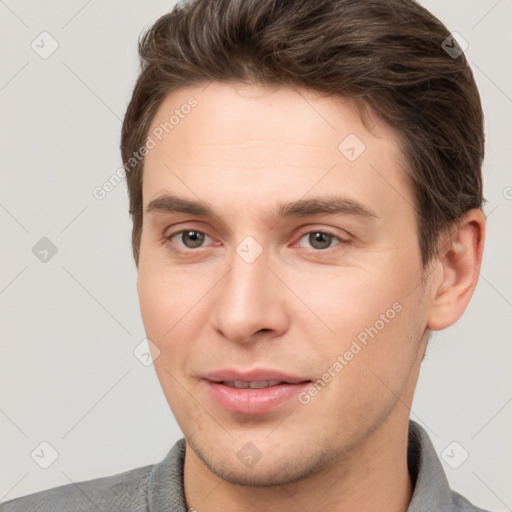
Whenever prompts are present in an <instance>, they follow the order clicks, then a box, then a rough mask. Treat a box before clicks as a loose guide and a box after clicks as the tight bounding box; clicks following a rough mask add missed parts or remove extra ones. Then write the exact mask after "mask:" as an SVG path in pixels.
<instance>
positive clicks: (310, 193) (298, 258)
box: [137, 83, 429, 485]
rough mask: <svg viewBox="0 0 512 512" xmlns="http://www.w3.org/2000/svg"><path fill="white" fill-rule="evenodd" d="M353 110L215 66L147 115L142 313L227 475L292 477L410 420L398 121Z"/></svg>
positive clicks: (160, 370)
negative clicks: (225, 80) (233, 76)
mask: <svg viewBox="0 0 512 512" xmlns="http://www.w3.org/2000/svg"><path fill="white" fill-rule="evenodd" d="M191 98H192V99H191ZM186 105H189V107H186ZM173 115H174V118H173V119H171V121H170V122H169V120H170V118H171V116H173ZM165 123H167V124H165ZM369 124H375V125H376V126H375V127H374V129H373V130H372V131H369V130H368V128H367V127H366V125H369ZM366 125H365V124H363V123H362V121H361V119H360V115H359V113H358V110H357V109H356V108H355V106H354V104H353V103H352V102H351V101H349V100H347V99H344V98H332V97H331V98H326V97H320V95H318V94H313V93H312V92H310V91H309V92H308V91H305V90H300V91H299V90H293V89H291V88H287V87H279V88H274V89H270V88H260V87H256V86H241V85H240V86H229V85H223V84H218V83H211V84H210V85H209V86H208V87H206V88H205V86H204V85H203V86H202V87H194V88H187V89H181V90H179V91H175V92H173V93H171V94H170V95H169V96H168V97H167V98H166V100H165V101H164V102H163V104H162V105H161V107H160V109H159V111H158V113H157V115H156V117H155V119H154V121H153V124H152V127H151V128H150V131H149V135H150V137H151V138H152V139H153V142H154V144H151V146H154V147H152V148H151V149H150V150H149V152H148V153H147V155H146V160H145V168H144V183H143V203H144V216H143V230H142V237H141V246H140V260H139V276H138V283H137V286H138V293H139V299H140V305H141V313H142V318H143V322H144V326H145V329H146V333H147V336H148V338H149V339H150V340H151V342H152V343H153V344H154V347H153V353H154V355H155V356H156V355H157V354H158V357H156V359H155V361H154V365H155V369H156V372H157V375H158V378H159V380H160V383H161V386H162V389H163V391H164V394H165V396H166V398H167V400H168V403H169V405H170V407H171V409H172V411H173V413H174V415H175V417H176V419H177V421H178V423H179V426H180V428H181V429H182V431H183V433H184V436H185V438H186V441H187V443H188V445H189V446H190V447H191V448H192V450H193V452H194V454H195V456H197V457H198V460H202V461H203V462H204V463H205V465H206V467H208V468H209V469H210V470H211V471H213V472H214V473H215V474H217V475H218V476H220V477H222V478H224V479H226V480H228V481H230V482H233V483H242V484H254V485H270V484H275V483H286V482H292V481H297V480H298V479H300V478H303V477H305V476H307V475H311V474H314V473H317V472H319V471H320V470H321V469H322V468H325V467H326V466H327V465H329V464H330V463H332V462H333V461H334V460H340V458H343V457H350V455H351V453H353V452H354V450H356V449H357V447H360V446H362V444H364V442H365V440H366V439H368V438H369V436H370V435H371V433H373V432H375V431H378V429H379V428H380V426H381V425H383V424H384V423H385V422H389V419H390V418H398V417H400V418H402V420H403V421H404V422H406V421H407V417H408V413H409V411H408V410H407V407H404V404H407V403H409V405H410V401H411V399H412V391H413V388H414V385H415V382H416V378H417V371H418V367H419V362H420V359H421V356H422V351H423V348H424V345H425V338H426V336H425V327H426V310H427V306H426V305H427V302H428V294H429V287H428V283H427V284H425V283H422V277H423V268H422V263H421V254H420V249H419V242H418V236H417V226H416V221H415V215H414V209H413V204H414V199H413V192H412V188H411V184H410V183H409V181H408V179H407V174H406V172H405V171H404V166H403V165H402V164H400V163H399V162H400V157H401V154H400V149H399V143H398V136H397V134H396V133H394V132H393V131H392V130H391V128H389V127H387V126H386V125H385V123H384V122H382V121H381V122H378V119H373V120H372V119H370V123H366ZM166 132H168V133H166ZM160 139H161V140H160ZM187 453H188V452H187Z"/></svg>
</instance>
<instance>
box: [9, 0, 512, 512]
mask: <svg viewBox="0 0 512 512" xmlns="http://www.w3.org/2000/svg"><path fill="white" fill-rule="evenodd" d="M422 3H423V5H425V6H426V7H427V8H429V9H430V10H431V11H432V12H433V13H434V14H436V15H437V16H438V17H439V18H440V19H441V20H442V21H443V22H444V23H445V24H446V25H447V27H448V28H449V29H450V30H452V31H456V32H458V33H460V34H461V35H462V36H463V38H464V39H465V40H466V41H467V42H468V44H469V46H468V48H467V50H466V55H467V57H468V60H469V61H470V63H471V66H472V68H473V70H474V73H475V76H476V80H477V82H478V85H479V88H480V91H481V95H482V99H483V104H484V110H485V115H486V132H487V155H486V162H485V167H484V172H485V196H486V198H487V199H488V204H487V205H486V207H485V212H486V214H487V215H488V227H487V229H488V232H487V243H486V248H485V254H484V262H483V267H482V271H481V277H480V281H479V284H478V287H477V289H476V291H475V294H474V297H473V299H472V302H471V304H470V305H469V307H468V309H467V311H466V313H465V314H464V316H463V318H462V319H461V320H460V321H459V322H458V323H457V324H456V325H454V326H452V327H451V328H449V329H447V330H445V331H443V332H438V333H434V335H433V338H432V340H431V344H430V348H429V350H428V354H427V357H426V359H425V361H424V363H423V368H422V373H421V377H420V381H419V383H418V388H417V393H416V398H415V401H414V404H413V408H412V411H411V417H412V418H413V419H415V420H416V421H418V422H419V423H420V424H422V425H423V426H425V428H427V430H428V431H429V433H430V436H431V438H432V441H433V443H434V445H435V447H436V449H437V451H438V453H439V454H440V456H441V455H442V454H444V459H446V460H444V459H443V458H442V460H443V465H444V467H445V470H446V473H447V476H448V479H449V480H450V483H451V485H452V487H453V488H454V489H456V490H458V491H459V492H461V493H462V494H463V495H465V496H467V497H468V498H469V499H470V500H472V501H474V502H475V503H476V504H478V505H479V506H482V507H485V508H489V509H491V510H503V511H504V510H512V486H511V485H510V482H511V481H512V457H511V455H512V436H511V435H510V434H511V431H512V430H511V426H512V375H511V371H510V361H511V360H512V345H511V343H510V340H511V336H510V330H511V318H512V314H511V313H512V292H511V290H512V286H511V284H512V283H511V281H512V272H511V269H510V262H511V261H512V254H511V252H512V251H511V245H512V244H511V232H512V230H511V218H512V174H511V171H510V169H511V167H510V166H511V163H512V158H511V140H512V139H511V134H512V126H511V120H512V116H511V112H512V67H511V66H510V63H511V62H512V59H511V57H512V55H511V53H512V52H511V48H512V44H511V43H512V36H511V33H512V30H511V29H510V20H511V19H512V0H499V1H496V0H489V1H487V0H480V1H473V2H467V1H462V0H459V1H453V0H452V1H450V2H447V1H446V0H424V1H423V2H422ZM173 4H174V2H164V1H161V0H158V1H157V0H152V1H145V2H131V3H130V4H128V3H127V2H122V1H121V0H110V1H108V2H107V1H103V2H100V1H99V0H89V1H84V0H73V1H69V0H67V1H64V0H52V1H44V2H41V1H34V0H32V1H16V0H5V1H1V0H0V48H1V49H2V51H1V62H0V108H1V112H0V115H1V117H0V120H1V124H0V126H1V133H0V145H1V151H0V172H1V180H2V182H1V183H2V186H1V189H0V221H1V237H2V239H1V248H2V251H1V255H2V256H1V266H0V307H1V319H2V321H1V333H0V340H1V357H0V379H1V380H0V386H1V400H0V433H1V436H0V439H1V446H0V453H1V454H2V455H1V458H0V500H1V501H3V500H7V499H11V498H15V497H17V496H21V495H24V494H28V493H32V492H35V491H39V490H42V489H46V488H49V487H54V486H57V485H63V484H68V483H70V482H77V481H80V480H87V479H91V478H96V477H100V476H107V475H112V474H115V473H118V472H121V471H124V470H127V469H131V468H134V467H137V466H141V465H146V464H153V463H155V462H158V461H160V460H161V459H162V458H163V457H164V455H165V454H166V453H167V451H168V450H169V448H170V447H171V446H172V444H173V443H174V442H175V441H176V440H177V439H178V438H180V437H181V432H180V431H179V429H178V427H177V425H176V423H175V421H174V418H173V416H172V414H171V412H170V410H169V408H168V406H167V402H166V401H165V398H164V396H163V393H162V391H161V389H160V386H159V383H158V381H157V379H156V376H155V374H154V370H153V368H152V366H151V365H150V366H144V364H142V363H141V361H140V360H139V359H137V357H135V355H134V353H133V350H134V349H135V348H136V347H137V346H139V344H140V343H141V342H142V340H144V338H145V334H144V329H143V325H142V322H141V319H140V314H139V309H138V300H137V294H136V287H135V282H136V268H135V264H134V263H133V260H132V256H131V247H130V234H131V225H130V219H129V216H128V199H127V194H126V186H125V183H124V182H123V183H121V184H120V185H119V186H118V187H116V188H115V189H114V190H113V191H112V192H111V193H110V194H108V195H107V197H106V198H105V199H104V200H102V201H99V200H97V199H95V198H94V197H93V195H92V191H93V189H94V188H95V187H97V186H100V185H101V184H102V183H103V182H105V181H106V180H107V179H108V178H109V177H110V176H111V175H112V174H113V173H115V171H116V170H117V169H118V168H119V167H120V165H121V160H120V155H119V150H118V146H119V138H120V128H121V120H122V117H123V116H124V112H125V109H126V106H127V103H128V100H129V97H130V94H131V91H132V88H133V85H134V81H135V78H136V75H137V70H138V55H137V38H138V36H139V33H140V32H141V31H142V30H143V29H146V28H148V27H149V26H150V25H151V23H152V22H153V21H155V20H156V18H157V17H159V16H160V15H162V14H164V13H165V12H167V11H169V10H170V9H171V7H172V5H173ZM42 32H48V33H49V34H50V36H48V35H43V36H40V34H41V33H42ZM41 39H42V40H43V42H41ZM33 41H35V42H34V43H32V42H33ZM54 41H56V42H57V43H58V48H57V49H56V51H54V53H52V54H51V55H50V56H47V55H44V56H45V57H47V58H42V56H41V53H43V54H44V52H49V51H50V50H51V49H52V44H54V45H55V44H56V43H55V42H54ZM32 44H33V45H34V46H35V48H37V51H36V50H35V49H33V47H32V46H31V45H32ZM43 237H47V238H48V239H49V240H51V242H52V243H53V244H54V245H55V246H56V249H57V253H56V254H55V255H53V256H52V254H51V251H50V252H49V253H48V256H47V261H46V262H43V261H40V259H39V258H38V257H36V255H35V254H34V252H33V247H34V246H35V245H36V244H38V243H40V244H43V246H44V244H45V243H46V244H47V243H48V242H45V241H43V242H40V240H41V238H43ZM37 248H39V250H41V249H40V246H36V249H37ZM43 248H44V247H43ZM34 251H35V252H36V253H37V250H34ZM41 442H46V443H49V444H50V445H51V446H52V447H53V449H54V450H55V451H56V452H57V453H58V458H57V459H56V460H55V462H54V463H53V464H51V465H50V466H49V467H48V469H43V468H42V467H40V465H41V464H43V465H44V464H45V462H46V463H48V462H51V456H52V449H51V448H48V446H47V445H41ZM454 442H455V444H454ZM34 450H35V452H34ZM32 453H35V455H33V458H32V456H31V454H32ZM37 454H39V458H38V456H37ZM466 454H467V459H466V460H464V458H465V457H466ZM447 461H449V463H448V462H447ZM459 464H460V465H459ZM457 465H459V467H458V468H457V469H454V468H453V467H452V466H457Z"/></svg>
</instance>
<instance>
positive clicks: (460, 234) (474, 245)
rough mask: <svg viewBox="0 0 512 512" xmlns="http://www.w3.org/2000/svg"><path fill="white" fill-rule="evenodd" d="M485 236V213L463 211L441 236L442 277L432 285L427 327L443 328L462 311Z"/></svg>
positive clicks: (473, 285) (472, 286) (474, 281)
mask: <svg viewBox="0 0 512 512" xmlns="http://www.w3.org/2000/svg"><path fill="white" fill-rule="evenodd" d="M484 240H485V215H484V213H483V212H482V211H481V210H479V209H473V210H469V211H468V212H466V213H465V214H464V215H463V217H462V219H461V221H460V222H459V223H457V224H456V225H454V226H453V227H452V230H451V235H450V236H444V237H441V240H440V244H439V253H438V256H437V260H438V264H439V265H440V267H441V269H442V272H441V273H440V274H441V276H442V278H441V279H440V280H439V282H436V283H435V285H434V288H433V289H432V299H431V302H430V306H429V309H428V316H427V328H428V329H431V330H433V331H439V330H441V329H446V327H449V326H450V325H452V324H454V323H455V322H456V321H457V320H458V319H459V318H460V317H461V316H462V314H463V313H464V311H465V310H466V307H467V305H468V304H469V301H470V299H471V297H472V295H473V292H474V290H475V288H476V285H477V282H478V277H479V272H480V266H481V263H482V255H483V248H484Z"/></svg>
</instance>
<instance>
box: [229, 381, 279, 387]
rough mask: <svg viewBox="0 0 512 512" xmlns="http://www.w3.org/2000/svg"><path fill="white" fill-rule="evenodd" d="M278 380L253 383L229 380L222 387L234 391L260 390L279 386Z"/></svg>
mask: <svg viewBox="0 0 512 512" xmlns="http://www.w3.org/2000/svg"><path fill="white" fill-rule="evenodd" d="M280 383H281V381H280V380H261V381H254V382H244V381H241V380H229V381H225V382H224V385H225V386H228V387H230V388H236V389H247V388H251V389H262V388H269V387H271V386H277V385H278V384H280Z"/></svg>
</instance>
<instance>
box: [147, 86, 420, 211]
mask: <svg viewBox="0 0 512 512" xmlns="http://www.w3.org/2000/svg"><path fill="white" fill-rule="evenodd" d="M367 114H368V116H367V118H366V119H365V122H363V121H362V119H361V115H360V109H359V108H358V107H357V105H356V104H355V102H354V101H353V100H350V99H347V98H342V97H333V96H329V97H327V96H323V95H321V94H320V93H318V92H313V91H310V90H305V89H292V88H290V87H284V86H279V87H273V88H270V87H262V86H254V85H250V86H248V85H233V84H230V85H228V84H221V83H217V82H212V83H210V84H203V85H201V86H195V87H187V88H183V89H178V90H176V91H173V92H172V93H170V94H168V95H167V97H166V98H165V100H164V101H163V102H162V104H161V106H160V108H159V109H158V111H157V113H156V115H155V118H154V119H153V121H152V124H151V127H150V129H149V132H148V135H149V137H151V138H152V139H153V140H154V148H153V149H151V151H149V153H148V154H147V156H146V158H145V166H144V180H143V181H144V186H143V196H144V204H145V205H146V204H147V203H148V202H149V201H151V200H152V199H154V197H155V196H157V195H158V194H159V193H160V192H161V191H162V190H163V189H167V190H169V189H171V188H173V187H179V188H180V191H183V192H185V194H186V195H188V196H189V197H190V198H192V197H193V194H191V192H197V193H199V192H201V193H207V191H211V190H212V189H213V190H215V189H216V190H218V191H219V194H220V196H219V197H221V196H222V194H223V193H226V195H227V190H228V189H229V191H230V192H231V193H232V191H233V188H236V189H237V190H238V191H239V193H240V196H242V195H244V194H247V196H248V197H249V196H250V197H255V195H256V194H257V192H258V190H259V191H261V193H265V194H266V197H267V198H268V199H269V200H270V199H271V198H272V197H273V196H275V197H279V198H282V197H283V196H286V195H288V196H289V197H290V198H292V196H293V195H295V196H297V195H301V194H304V193H306V192H307V190H308V189H313V188H314V189H315V191H316V192H332V191H333V187H335V188H340V187H342V188H345V189H346V191H347V192H350V193H351V194H352V197H354V199H358V198H359V199H364V196H365V195H366V199H367V200H368V199H370V201H371V200H372V196H374V198H376V197H377V196H378V195H379V194H380V195H382V193H383V192H385V194H386V195H387V196H388V200H391V197H390V196H393V195H394V196H395V198H394V199H395V200H396V198H397V197H398V196H402V198H405V199H406V201H409V203H410V202H411V201H412V197H411V184H410V182H409V179H408V177H407V173H406V171H405V165H404V164H403V157H402V154H401V151H400V147H399V135H398V134H397V133H396V132H395V131H394V130H393V129H392V128H390V127H389V126H388V125H387V124H386V123H385V122H383V121H382V120H380V119H379V118H378V117H377V116H376V115H375V114H374V113H373V112H372V110H371V109H368V110H367ZM185 180H186V182H185ZM187 188H188V190H187ZM384 189H387V190H384ZM342 192H343V190H342ZM356 196H359V197H356ZM404 196H407V197H404ZM381 199H382V198H381Z"/></svg>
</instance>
